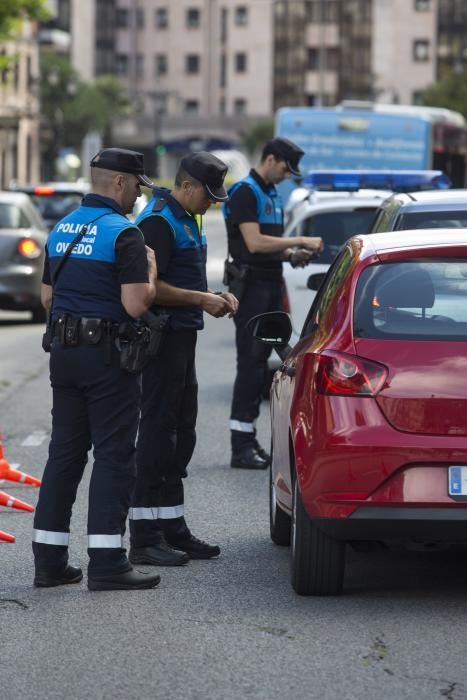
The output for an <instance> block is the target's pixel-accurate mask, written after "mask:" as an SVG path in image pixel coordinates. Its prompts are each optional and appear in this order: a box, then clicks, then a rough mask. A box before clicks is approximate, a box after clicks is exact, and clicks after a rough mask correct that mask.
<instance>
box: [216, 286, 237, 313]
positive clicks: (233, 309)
mask: <svg viewBox="0 0 467 700" xmlns="http://www.w3.org/2000/svg"><path fill="white" fill-rule="evenodd" d="M218 296H220V297H222V298H223V299H225V301H226V302H227V304H228V306H229V318H232V316H233V315H234V314H236V313H237V311H238V299H237V297H236V296H235V295H234V294H230V292H222V294H219V295H218Z"/></svg>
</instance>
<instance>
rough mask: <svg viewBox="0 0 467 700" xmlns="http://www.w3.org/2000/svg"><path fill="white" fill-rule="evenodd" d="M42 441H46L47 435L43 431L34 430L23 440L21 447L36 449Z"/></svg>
mask: <svg viewBox="0 0 467 700" xmlns="http://www.w3.org/2000/svg"><path fill="white" fill-rule="evenodd" d="M44 440H47V433H46V432H45V431H44V430H35V431H34V432H33V433H31V434H30V435H28V436H27V438H26V439H25V440H23V442H22V443H21V446H22V447H37V446H38V445H42V443H43V442H44Z"/></svg>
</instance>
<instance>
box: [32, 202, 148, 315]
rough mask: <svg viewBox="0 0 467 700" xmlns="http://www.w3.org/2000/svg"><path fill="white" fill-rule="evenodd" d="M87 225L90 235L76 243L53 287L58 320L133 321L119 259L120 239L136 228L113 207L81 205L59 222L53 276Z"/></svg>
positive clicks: (52, 243) (51, 243)
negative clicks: (127, 308)
mask: <svg viewBox="0 0 467 700" xmlns="http://www.w3.org/2000/svg"><path fill="white" fill-rule="evenodd" d="M84 224H87V225H88V231H87V233H86V234H85V235H84V236H83V237H82V239H81V241H80V242H79V243H78V244H77V245H75V247H74V249H73V252H72V253H71V254H70V255H69V256H68V259H67V260H66V261H65V263H64V265H63V268H62V269H61V270H60V273H59V276H58V278H57V281H56V282H55V283H54V284H53V308H52V318H54V319H55V318H57V316H58V314H60V313H67V314H71V315H72V316H75V317H83V316H84V317H86V318H103V319H107V320H111V321H128V320H131V317H130V316H129V315H128V314H127V313H126V311H125V309H124V307H123V305H122V302H121V285H120V282H119V279H118V271H117V265H116V257H115V243H116V241H117V238H118V237H119V235H120V234H121V233H122V232H123V231H125V230H126V229H128V228H135V226H134V224H131V223H130V221H129V220H128V219H127V218H126V216H123V214H119V213H118V212H117V211H116V210H114V209H112V208H111V207H89V206H83V205H82V206H80V207H79V208H78V209H76V210H75V211H73V212H72V213H71V214H68V216H66V217H65V218H64V219H62V220H61V221H59V222H58V223H57V224H55V226H54V228H53V229H52V231H51V233H50V235H49V238H48V240H47V244H46V247H47V253H48V257H49V267H50V275H51V279H52V281H53V280H54V276H55V271H56V269H57V265H58V262H59V260H60V258H61V257H62V256H63V254H64V252H65V251H66V249H67V247H68V246H69V244H70V243H71V242H72V241H73V239H74V238H75V237H76V235H77V234H78V233H79V231H80V230H81V228H82V227H83V226H84Z"/></svg>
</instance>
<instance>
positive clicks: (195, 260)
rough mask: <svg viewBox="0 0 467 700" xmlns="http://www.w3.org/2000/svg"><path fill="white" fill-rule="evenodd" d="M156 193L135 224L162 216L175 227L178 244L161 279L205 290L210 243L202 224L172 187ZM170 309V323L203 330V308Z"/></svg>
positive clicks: (184, 307) (172, 325)
mask: <svg viewBox="0 0 467 700" xmlns="http://www.w3.org/2000/svg"><path fill="white" fill-rule="evenodd" d="M153 195H154V196H153V198H152V199H151V201H150V202H148V204H147V205H146V207H145V208H144V209H143V211H142V212H141V214H140V215H139V217H138V218H137V220H136V224H137V225H138V226H139V225H140V224H141V223H142V222H143V221H146V220H147V219H149V218H151V217H161V218H162V219H164V220H165V221H167V223H168V224H169V225H170V228H171V229H172V232H173V236H174V243H175V248H174V252H173V254H172V256H171V259H170V262H169V266H168V268H167V270H166V272H165V273H164V274H163V275H161V279H162V280H163V281H164V282H167V284H170V285H172V286H173V287H178V288H180V289H191V290H193V291H196V292H206V291H207V289H208V284H207V280H206V253H207V243H206V236H205V233H204V229H203V227H202V226H201V227H199V226H198V222H197V220H196V218H195V217H194V216H192V215H191V214H189V213H188V212H187V211H185V209H184V208H183V207H182V206H181V205H180V204H179V203H178V202H177V200H176V199H175V198H174V197H173V196H172V195H171V193H170V190H167V189H165V188H162V187H161V188H155V189H154V190H153ZM156 261H157V250H156ZM167 311H168V313H169V314H170V322H169V325H170V327H171V328H173V329H175V330H184V329H185V330H201V329H202V328H203V327H204V320H203V311H202V309H200V308H199V307H197V306H171V307H170V308H167Z"/></svg>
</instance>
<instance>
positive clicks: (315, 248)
mask: <svg viewBox="0 0 467 700" xmlns="http://www.w3.org/2000/svg"><path fill="white" fill-rule="evenodd" d="M295 240H296V245H299V246H300V247H302V248H306V249H307V250H311V252H312V253H317V254H318V255H319V254H320V253H322V252H323V250H324V243H323V239H322V238H316V237H313V236H312V237H308V236H298V237H297V238H296V239H295Z"/></svg>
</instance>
